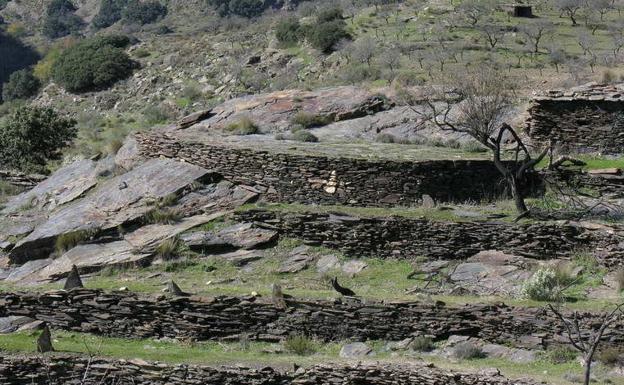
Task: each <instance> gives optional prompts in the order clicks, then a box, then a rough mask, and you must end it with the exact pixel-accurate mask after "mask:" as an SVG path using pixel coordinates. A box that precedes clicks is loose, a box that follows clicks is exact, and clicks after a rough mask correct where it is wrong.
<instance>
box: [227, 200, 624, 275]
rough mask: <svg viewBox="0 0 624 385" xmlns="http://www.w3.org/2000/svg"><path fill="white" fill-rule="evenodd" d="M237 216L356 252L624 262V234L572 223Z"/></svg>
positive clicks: (281, 214) (253, 212) (406, 256)
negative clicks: (590, 256) (585, 255)
mask: <svg viewBox="0 0 624 385" xmlns="http://www.w3.org/2000/svg"><path fill="white" fill-rule="evenodd" d="M236 219H238V220H241V221H246V222H254V223H255V224H256V225H257V226H259V227H264V228H271V229H275V230H278V231H279V232H280V233H281V234H283V235H285V236H290V237H295V238H300V239H303V240H304V242H306V243H307V244H310V245H317V246H324V247H328V248H332V249H337V250H341V251H342V252H344V253H345V254H347V255H350V256H354V257H362V256H367V257H377V258H403V259H414V258H418V257H427V258H430V259H464V258H468V257H471V256H473V255H475V254H477V253H478V252H480V251H484V250H500V251H504V252H506V253H510V254H515V255H521V256H526V257H531V258H537V259H550V258H556V257H569V256H571V254H573V253H575V252H577V251H579V250H585V249H587V250H592V251H593V252H594V254H595V255H596V256H597V257H598V258H599V259H600V261H601V262H602V263H603V264H604V265H606V266H608V267H615V266H620V265H623V264H624V239H623V238H622V237H621V236H617V235H615V234H612V233H608V232H603V231H599V230H589V229H585V228H583V227H580V226H576V225H572V224H558V223H546V222H538V223H527V224H512V223H504V222H468V221H466V222H450V221H449V222H445V221H433V220H427V219H418V218H405V217H398V216H395V217H385V218H357V217H350V216H344V215H341V214H331V213H312V212H309V213H292V212H290V213H289V212H278V211H263V210H249V211H244V212H239V213H236Z"/></svg>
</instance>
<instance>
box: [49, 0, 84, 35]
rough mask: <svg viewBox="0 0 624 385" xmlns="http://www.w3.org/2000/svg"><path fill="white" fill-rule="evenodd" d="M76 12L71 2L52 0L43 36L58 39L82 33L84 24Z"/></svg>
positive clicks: (67, 0)
mask: <svg viewBox="0 0 624 385" xmlns="http://www.w3.org/2000/svg"><path fill="white" fill-rule="evenodd" d="M75 12H76V7H75V6H74V4H73V3H72V2H71V1H69V0H52V2H51V3H50V5H48V9H47V11H46V17H45V20H44V22H43V34H44V35H45V36H47V37H49V38H50V39H56V38H59V37H63V36H67V35H69V34H72V33H76V32H78V31H80V30H81V29H82V27H83V25H84V23H83V21H82V19H81V18H80V17H78V16H77V15H76V14H75Z"/></svg>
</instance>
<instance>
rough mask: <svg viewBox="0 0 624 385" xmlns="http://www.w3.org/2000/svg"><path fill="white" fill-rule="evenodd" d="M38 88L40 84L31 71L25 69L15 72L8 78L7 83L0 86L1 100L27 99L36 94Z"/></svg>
mask: <svg viewBox="0 0 624 385" xmlns="http://www.w3.org/2000/svg"><path fill="white" fill-rule="evenodd" d="M39 87H41V82H40V81H39V79H37V78H36V77H35V76H34V75H33V73H32V71H30V70H27V69H23V70H19V71H15V72H13V73H12V74H11V76H10V77H9V81H8V82H6V83H5V84H3V86H2V100H4V101H11V100H17V99H28V98H30V97H31V96H34V95H36V94H37V91H39Z"/></svg>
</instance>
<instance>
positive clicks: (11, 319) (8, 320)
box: [0, 316, 35, 334]
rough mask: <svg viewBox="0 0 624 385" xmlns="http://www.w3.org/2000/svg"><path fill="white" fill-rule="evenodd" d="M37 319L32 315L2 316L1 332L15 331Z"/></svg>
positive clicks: (0, 321) (0, 319)
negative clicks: (31, 316)
mask: <svg viewBox="0 0 624 385" xmlns="http://www.w3.org/2000/svg"><path fill="white" fill-rule="evenodd" d="M34 321H35V320H34V319H33V318H30V317H24V316H8V317H1V318H0V334H8V333H13V332H16V331H18V330H19V328H20V327H22V326H24V325H28V324H29V323H32V322H34Z"/></svg>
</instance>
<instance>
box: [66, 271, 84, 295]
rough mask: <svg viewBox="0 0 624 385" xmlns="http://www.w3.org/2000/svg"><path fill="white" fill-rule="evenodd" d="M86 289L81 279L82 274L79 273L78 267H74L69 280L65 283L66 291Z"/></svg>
mask: <svg viewBox="0 0 624 385" xmlns="http://www.w3.org/2000/svg"><path fill="white" fill-rule="evenodd" d="M82 287H84V286H83V284H82V279H80V273H79V272H78V268H77V267H76V265H73V266H72V269H71V272H70V273H69V275H68V276H67V280H66V281H65V287H64V289H65V290H71V289H76V288H82Z"/></svg>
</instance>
